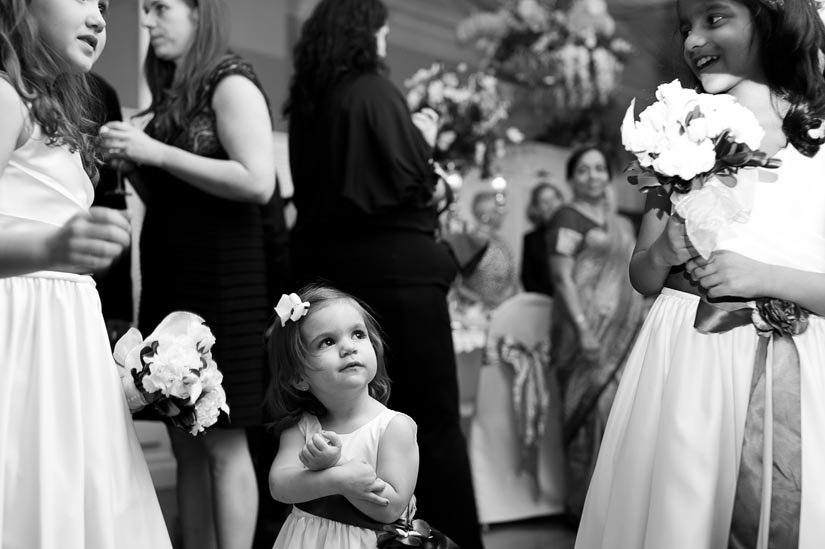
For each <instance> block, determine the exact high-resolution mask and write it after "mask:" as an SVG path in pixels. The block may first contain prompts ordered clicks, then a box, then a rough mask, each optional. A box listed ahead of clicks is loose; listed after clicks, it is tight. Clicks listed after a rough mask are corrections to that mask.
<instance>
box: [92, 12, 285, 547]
mask: <svg viewBox="0 0 825 549" xmlns="http://www.w3.org/2000/svg"><path fill="white" fill-rule="evenodd" d="M225 22H226V17H225V15H224V13H223V7H222V5H221V3H220V0H164V1H163V2H157V3H152V2H149V3H144V11H143V19H142V23H143V26H145V27H146V28H147V29H148V31H149V36H150V39H151V47H150V48H149V51H148V54H147V57H146V64H145V73H146V77H147V81H148V83H149V88H150V90H151V92H152V104H151V106H150V107H149V109H148V112H149V113H151V114H152V119H151V121H150V122H149V125H148V126H147V127H146V129H145V133H144V132H143V131H140V130H138V129H136V128H134V127H132V126H130V125H128V124H124V123H110V124H108V125H107V126H106V128H107V131H105V132H104V138H105V139H104V141H105V143H104V144H105V146H106V147H108V148H110V149H111V150H110V152H111V153H114V154H115V156H118V157H120V158H124V159H126V160H128V161H131V162H133V163H136V164H137V165H138V166H139V169H138V173H137V176H138V179H139V181H140V183H141V184H142V185H141V186H142V187H143V188H144V189H145V195H144V196H143V198H144V200H145V202H146V217H145V219H144V223H143V231H142V233H141V240H140V255H141V262H140V266H141V279H142V294H141V300H140V310H139V328H140V330H141V332H143V333H144V334H148V333H150V332H151V331H152V330H153V329H154V328H155V326H156V325H157V324H158V323H159V322H160V321H161V320H162V319H163V318H164V317H165V316H166V315H167V314H168V313H170V312H172V311H175V310H187V311H192V312H195V313H197V314H199V315H201V316H202V317H203V318H204V319H205V320H206V322H207V324H209V326H210V327H211V328H212V330H213V332H214V334H215V337H216V339H217V344H216V345H215V347H214V348H213V354H214V357H215V360H216V361H217V363H218V366H219V368H220V369H221V371H222V372H223V374H224V381H223V383H224V387H225V389H226V393H227V401H228V404H229V407H230V418H229V420H228V421H226V418H223V419H222V422H221V423H219V425H217V426H216V427H217V428H212V429H210V430H209V431H208V432H207V433H206V434H205V436H199V437H197V438H194V437H191V436H189V435H188V434H185V433H182V432H180V431H178V430H176V429H171V430H170V436H171V439H172V448H173V450H174V452H175V457H176V458H177V460H178V508H179V512H180V519H181V525H182V528H183V542H184V547H185V548H190V547H191V548H196V547H197V548H203V547H215V546H216V541H217V547H219V548H220V549H227V548H239V549H240V548H242V549H249V547H250V546H251V545H252V536H253V533H254V528H255V518H256V514H257V506H258V496H257V487H256V486H257V485H256V480H255V473H254V469H253V466H252V460H251V457H250V453H249V447H248V444H247V439H246V434H245V430H244V428H245V427H247V426H252V425H256V424H260V423H261V422H262V417H261V403H262V398H263V390H264V372H265V365H264V362H263V350H262V345H261V327H262V326H263V325H264V323H265V321H266V317H267V311H266V308H267V307H266V304H267V294H266V258H265V253H264V239H263V223H262V220H261V205H262V204H265V203H266V202H267V201H268V200H269V198H270V196H271V195H272V193H273V189H274V186H275V166H274V157H273V154H272V147H273V145H272V126H271V122H270V113H269V109H268V106H267V102H266V99H265V96H264V93H263V91H262V89H261V86H260V84H259V82H258V80H257V78H256V76H255V74H254V72H253V70H252V67H251V66H250V65H249V64H248V63H246V62H245V61H244V60H243V59H241V58H239V57H237V56H234V55H230V54H228V53H227V47H228V39H227V31H226V29H225V27H224V25H225ZM212 525H214V528H212V527H211V526H212Z"/></svg>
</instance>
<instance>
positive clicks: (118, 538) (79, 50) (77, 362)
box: [0, 0, 171, 549]
mask: <svg viewBox="0 0 825 549" xmlns="http://www.w3.org/2000/svg"><path fill="white" fill-rule="evenodd" d="M107 8H108V2H107V1H101V2H97V1H96V2H65V1H63V0H4V1H3V2H2V4H0V119H1V120H2V124H0V303H2V307H1V308H0V353H2V356H1V357H0V379H2V382H0V545H2V546H3V547H21V548H22V547H25V548H27V549H48V548H53V549H56V548H61V549H63V548H66V549H110V548H112V547H119V548H120V547H124V548H132V549H143V548H147V547H152V548H160V549H163V548H170V547H171V543H170V541H169V536H168V534H167V533H166V527H165V524H164V520H163V516H162V515H161V512H160V506H159V505H158V501H157V497H156V495H155V491H154V488H153V486H152V480H151V478H150V476H149V470H148V468H147V466H146V463H145V461H144V459H143V453H142V451H141V448H140V444H139V443H138V440H137V436H136V434H135V430H134V426H133V424H132V419H131V417H130V416H129V410H128V408H127V406H126V401H125V399H124V396H123V390H122V388H121V384H120V378H119V375H118V372H117V368H116V367H115V364H114V362H113V360H112V354H111V351H110V347H109V339H108V336H107V332H106V326H105V324H104V321H103V317H102V315H101V307H100V299H99V297H98V294H97V291H96V289H95V284H94V282H93V280H92V278H91V276H90V273H92V272H95V271H99V270H101V269H105V268H106V267H108V266H109V265H110V264H111V262H112V260H113V259H114V258H116V257H117V256H118V255H119V254H120V253H121V252H122V250H123V248H124V247H126V246H128V244H129V223H128V220H127V219H126V217H125V216H124V215H123V214H122V213H121V212H118V211H115V210H111V209H108V208H102V207H92V208H90V206H91V203H92V198H93V195H94V184H93V181H95V180H96V179H97V176H98V174H97V168H96V162H97V161H98V159H97V158H96V146H95V138H94V136H93V135H91V132H93V131H94V127H93V122H92V121H91V116H90V114H91V111H90V109H89V108H88V107H89V106H91V103H90V99H91V95H90V93H89V91H88V90H89V88H88V87H87V84H86V83H85V74H86V73H87V72H88V71H89V70H90V69H91V67H92V64H93V63H94V62H95V61H96V60H97V58H98V56H99V55H100V53H101V51H102V50H103V47H104V45H105V43H106V18H105V14H106V10H107Z"/></svg>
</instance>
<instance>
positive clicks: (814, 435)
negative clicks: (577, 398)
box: [576, 288, 825, 549]
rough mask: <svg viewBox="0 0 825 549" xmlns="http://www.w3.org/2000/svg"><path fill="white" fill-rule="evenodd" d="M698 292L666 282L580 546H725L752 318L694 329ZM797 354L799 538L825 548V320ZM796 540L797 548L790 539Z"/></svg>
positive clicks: (588, 505)
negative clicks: (721, 328)
mask: <svg viewBox="0 0 825 549" xmlns="http://www.w3.org/2000/svg"><path fill="white" fill-rule="evenodd" d="M698 303H699V298H698V297H696V296H693V295H690V294H686V293H683V292H679V291H675V290H669V289H667V288H666V289H664V290H663V291H662V295H661V296H659V298H658V299H657V300H656V302H655V304H654V305H653V308H652V309H651V311H650V313H649V314H648V316H647V319H646V320H645V323H644V326H643V327H642V330H641V332H640V333H639V336H638V339H637V341H636V345H635V347H634V349H633V351H632V353H631V354H630V357H629V359H628V362H627V366H626V368H625V371H624V375H623V377H622V380H621V383H620V386H619V389H618V392H617V394H616V399H615V401H614V403H613V408H612V410H611V412H610V418H609V420H608V422H607V428H606V432H605V435H604V439H603V441H602V446H601V451H600V453H599V458H598V462H597V464H596V470H595V472H594V474H593V478H592V481H591V484H590V489H589V491H588V494H587V500H586V502H585V507H584V515H583V518H582V522H581V525H580V527H579V533H578V538H577V540H576V548H577V549H595V548H616V549H628V548H634V549H662V548H665V547H666V548H668V549H720V548H724V547H727V543H728V534H729V531H730V521H731V514H732V509H733V498H734V491H735V487H736V477H737V473H738V467H739V456H740V452H741V447H742V437H743V432H744V424H745V412H746V410H747V407H748V399H749V393H750V383H751V374H752V371H753V361H754V353H755V351H756V346H757V343H758V336H757V335H756V330H755V329H754V328H753V327H752V326H744V327H741V328H736V329H734V330H731V331H729V332H725V333H722V334H701V333H699V332H697V331H696V330H695V329H694V328H693V321H694V316H695V314H696V307H697V305H698ZM794 340H795V341H796V345H797V348H798V350H799V357H800V363H801V384H802V392H801V407H802V482H803V490H802V511H801V519H800V520H801V527H800V538H799V547H800V548H802V549H821V548H822V547H825V497H823V496H822V494H823V492H824V491H825V320H823V319H822V318H821V317H811V320H810V324H809V326H808V330H807V331H806V332H805V333H804V334H802V335H801V336H798V337H795V338H794ZM788 549H790V548H788Z"/></svg>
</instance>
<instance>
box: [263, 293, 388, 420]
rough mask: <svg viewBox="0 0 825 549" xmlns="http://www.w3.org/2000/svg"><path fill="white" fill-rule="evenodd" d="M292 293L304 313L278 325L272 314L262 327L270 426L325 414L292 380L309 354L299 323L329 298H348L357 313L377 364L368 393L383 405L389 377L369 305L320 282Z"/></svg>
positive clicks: (380, 340)
mask: <svg viewBox="0 0 825 549" xmlns="http://www.w3.org/2000/svg"><path fill="white" fill-rule="evenodd" d="M296 293H297V294H298V297H300V298H301V301H307V302H309V304H310V307H309V310H308V311H307V315H306V316H305V317H303V318H302V319H299V320H297V321H295V322H293V321H291V320H290V321H287V322H286V324H285V325H284V326H281V321H280V318H279V317H278V316H277V315H273V317H272V319H270V321H269V324H268V325H267V329H266V333H267V336H266V339H265V341H266V347H267V352H268V354H269V368H270V374H271V375H270V382H269V388H268V389H267V394H266V405H267V408H268V410H269V412H270V413H271V415H272V417H273V419H274V421H273V423H272V424H271V425H270V427H271V428H272V429H274V430H275V431H281V430H283V429H286V428H288V427H291V426H293V425H296V424H297V423H298V421H300V419H301V416H302V415H303V414H304V413H309V414H312V415H314V416H316V417H318V418H322V417H324V416H325V415H326V414H327V409H326V408H325V407H324V405H323V404H321V402H320V401H319V400H318V399H317V398H315V396H313V395H312V393H310V392H309V391H301V390H298V389H297V388H296V387H295V383H296V382H297V381H299V380H300V378H301V375H302V374H303V372H304V368H306V364H307V362H308V360H307V357H308V356H309V354H310V350H309V349H307V346H306V342H305V341H304V340H303V337H301V326H300V324H301V322H303V321H304V320H305V319H306V318H307V317H309V316H311V315H312V314H314V313H315V312H317V311H319V310H320V309H321V308H323V307H324V305H325V304H327V303H330V302H332V301H340V300H345V301H348V302H350V303H352V305H353V306H354V307H355V308H356V309H357V310H358V311H359V312H360V313H361V316H362V317H363V319H364V324H365V325H366V328H367V332H368V335H369V338H370V342H371V343H372V346H373V348H374V349H375V357H376V359H377V363H378V368H377V370H376V373H375V377H374V378H373V379H372V381H371V382H370V384H369V393H370V396H372V397H373V398H374V399H376V400H378V401H379V402H381V403H383V404H386V403H387V400H389V397H390V378H389V375H388V374H387V367H386V364H385V362H384V349H385V344H384V338H383V336H382V334H381V329H380V328H379V326H378V322H377V321H376V320H375V317H374V316H373V315H372V313H370V311H369V308H368V307H367V306H366V305H365V304H364V303H362V302H361V301H359V300H358V299H356V298H355V297H353V296H351V295H350V294H348V293H346V292H342V291H341V290H337V289H335V288H332V287H330V286H324V285H321V284H310V285H308V286H305V287H303V288H301V289H300V290H298V291H297V292H296Z"/></svg>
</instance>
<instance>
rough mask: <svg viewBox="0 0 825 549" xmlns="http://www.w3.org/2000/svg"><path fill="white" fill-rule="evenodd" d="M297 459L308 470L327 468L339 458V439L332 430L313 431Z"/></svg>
mask: <svg viewBox="0 0 825 549" xmlns="http://www.w3.org/2000/svg"><path fill="white" fill-rule="evenodd" d="M298 459H300V460H301V463H303V464H304V465H305V466H306V468H307V469H309V470H310V471H320V470H321V469H328V468H330V467H332V466H333V465H335V464H337V463H338V460H340V459H341V439H340V437H339V436H338V435H336V434H335V433H333V432H332V431H321V432H320V433H315V434H314V435H312V438H310V439H309V440H308V441H307V443H306V445H304V448H303V449H302V450H301V453H300V454H298Z"/></svg>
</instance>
